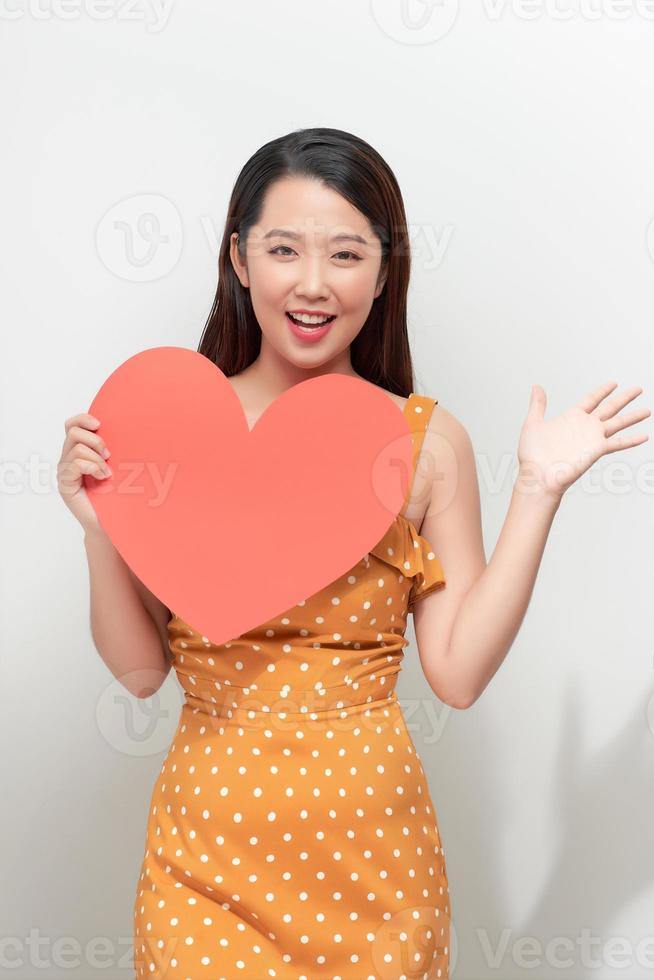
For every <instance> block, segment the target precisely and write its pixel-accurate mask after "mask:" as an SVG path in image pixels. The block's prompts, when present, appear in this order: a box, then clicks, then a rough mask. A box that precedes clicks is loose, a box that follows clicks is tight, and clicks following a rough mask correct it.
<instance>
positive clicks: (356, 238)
mask: <svg viewBox="0 0 654 980" xmlns="http://www.w3.org/2000/svg"><path fill="white" fill-rule="evenodd" d="M263 237H264V238H274V237H277V238H291V239H292V240H293V241H294V242H297V241H299V239H300V238H303V237H304V236H303V235H298V234H297V232H295V231H291V230H290V228H271V229H270V231H267V232H266V234H265V235H264V236H263ZM329 241H330V242H360V243H361V244H362V245H368V244H369V243H368V242H367V241H366V239H365V238H362V237H361V235H355V234H354V233H352V232H350V233H348V232H343V233H341V234H340V235H332V237H331V238H330V239H329Z"/></svg>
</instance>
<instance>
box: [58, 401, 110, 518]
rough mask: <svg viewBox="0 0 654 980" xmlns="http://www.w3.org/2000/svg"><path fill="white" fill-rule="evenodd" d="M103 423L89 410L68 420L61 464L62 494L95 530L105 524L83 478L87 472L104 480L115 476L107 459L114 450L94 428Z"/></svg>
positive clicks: (78, 516)
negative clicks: (90, 497) (89, 496)
mask: <svg viewBox="0 0 654 980" xmlns="http://www.w3.org/2000/svg"><path fill="white" fill-rule="evenodd" d="M99 425H100V422H99V420H98V419H96V418H94V417H93V416H92V415H89V414H88V412H82V413H81V414H80V415H73V416H72V417H71V418H69V419H66V422H65V429H66V437H65V439H64V445H63V448H62V450H61V458H60V460H59V462H58V463H57V484H58V487H59V493H60V494H61V496H62V497H63V499H64V503H65V504H66V506H67V507H68V509H69V510H70V511H71V512H72V513H73V514H74V515H75V517H76V518H77V520H78V521H79V522H80V524H81V525H82V527H83V528H84V529H85V530H86V531H89V530H93V531H95V530H98V529H99V528H100V527H101V526H100V522H99V521H98V517H97V514H96V513H95V509H94V507H93V505H92V503H91V501H90V500H89V498H88V495H87V493H86V489H85V487H84V480H83V479H82V477H83V475H84V474H87V475H91V476H93V477H95V478H96V479H98V480H101V479H102V480H103V479H106V477H107V476H111V469H110V468H109V466H108V465H107V463H106V462H105V459H106V457H107V456H109V455H111V454H110V451H109V450H108V449H107V447H106V446H105V444H104V440H103V439H102V437H101V436H99V435H98V434H97V433H96V432H95V431H94V430H95V429H97V428H98V426H99Z"/></svg>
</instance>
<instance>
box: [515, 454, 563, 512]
mask: <svg viewBox="0 0 654 980" xmlns="http://www.w3.org/2000/svg"><path fill="white" fill-rule="evenodd" d="M513 491H514V493H517V494H520V497H521V498H522V499H524V500H529V501H532V502H533V504H534V506H535V507H538V508H544V509H546V510H551V511H552V512H556V511H557V510H558V509H559V506H560V504H561V500H562V499H563V494H564V493H565V491H564V490H562V491H559V490H554V489H553V488H552V487H548V486H546V485H544V484H543V482H542V479H541V477H540V474H538V473H537V472H535V470H534V467H533V466H529V465H523V464H520V466H519V468H518V474H517V476H516V479H515V483H514V485H513Z"/></svg>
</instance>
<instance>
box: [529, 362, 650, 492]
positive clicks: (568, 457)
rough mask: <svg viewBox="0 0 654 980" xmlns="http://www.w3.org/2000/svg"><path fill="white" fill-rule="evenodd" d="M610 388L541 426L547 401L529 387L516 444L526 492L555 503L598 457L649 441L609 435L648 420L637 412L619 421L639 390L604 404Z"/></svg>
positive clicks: (613, 385) (599, 390) (600, 389)
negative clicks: (528, 400) (518, 438)
mask: <svg viewBox="0 0 654 980" xmlns="http://www.w3.org/2000/svg"><path fill="white" fill-rule="evenodd" d="M615 388H617V382H612V381H611V382H609V383H608V384H603V385H600V386H599V387H598V388H595V389H594V390H593V391H591V392H590V393H589V394H587V395H586V396H585V397H584V398H582V400H581V401H580V402H578V403H577V404H576V405H573V406H572V408H569V409H567V411H565V412H563V414H562V415H558V416H557V417H556V418H553V419H549V420H547V421H546V420H545V417H544V416H545V407H546V404H547V396H546V395H545V391H544V389H543V388H542V387H541V386H540V385H534V386H533V388H532V390H531V400H530V402H529V411H528V414H527V417H526V419H525V422H524V425H523V427H522V431H521V433H520V441H519V444H518V462H519V464H520V482H521V483H522V484H524V486H525V487H526V488H529V487H531V488H532V492H533V488H535V490H536V491H543V492H544V493H545V494H546V495H547V496H549V497H552V498H553V499H554V500H557V501H558V500H560V498H561V497H562V496H563V494H564V493H565V491H566V490H567V489H568V488H569V487H570V486H572V484H573V483H574V482H575V480H578V479H579V477H580V476H581V475H582V473H585V472H586V470H587V469H589V468H590V467H591V466H592V465H593V463H594V462H595V461H596V460H598V459H599V458H600V457H601V456H604V455H606V454H607V453H614V452H617V451H618V450H620V449H630V448H631V447H632V446H639V445H640V444H641V443H643V442H646V440H647V439H649V436H648V435H647V433H641V434H640V435H632V436H631V437H628V438H625V437H624V436H618V435H615V433H616V432H620V431H621V430H622V429H626V428H628V427H629V426H631V425H635V423H636V422H641V421H642V420H643V419H646V418H647V417H648V416H649V415H651V414H652V413H651V412H650V410H649V409H647V408H641V409H640V410H638V411H635V412H631V413H630V414H629V415H624V416H619V415H618V412H619V411H620V410H621V409H623V408H624V407H625V405H628V404H629V402H630V401H633V399H634V398H636V397H637V396H638V395H639V394H640V393H641V392H642V390H643V389H642V388H628V389H627V391H626V392H624V394H622V395H615V396H614V397H613V398H608V400H607V396H608V395H609V394H610V392H612V391H614V389H615Z"/></svg>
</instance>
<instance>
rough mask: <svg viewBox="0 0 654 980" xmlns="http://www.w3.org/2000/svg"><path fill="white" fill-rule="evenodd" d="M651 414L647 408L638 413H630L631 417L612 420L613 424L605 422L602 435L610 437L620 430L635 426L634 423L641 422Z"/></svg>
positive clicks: (625, 416) (623, 416)
mask: <svg viewBox="0 0 654 980" xmlns="http://www.w3.org/2000/svg"><path fill="white" fill-rule="evenodd" d="M651 414H652V413H651V412H650V410H649V408H642V409H640V411H638V412H632V413H631V415H622V416H618V418H616V419H614V420H613V422H607V423H606V425H605V426H604V435H605V436H612V435H613V434H614V433H615V432H619V431H620V430H621V429H626V428H627V427H628V426H630V425H635V424H636V422H642V421H643V419H646V418H648V417H649V416H650V415H651Z"/></svg>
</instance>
